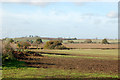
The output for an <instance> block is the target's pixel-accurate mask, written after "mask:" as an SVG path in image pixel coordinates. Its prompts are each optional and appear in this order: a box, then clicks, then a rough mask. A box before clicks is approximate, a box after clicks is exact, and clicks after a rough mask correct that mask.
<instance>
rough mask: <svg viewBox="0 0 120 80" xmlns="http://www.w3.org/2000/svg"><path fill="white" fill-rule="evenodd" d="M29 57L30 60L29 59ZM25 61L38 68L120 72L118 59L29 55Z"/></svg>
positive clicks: (28, 64)
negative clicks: (119, 70)
mask: <svg viewBox="0 0 120 80" xmlns="http://www.w3.org/2000/svg"><path fill="white" fill-rule="evenodd" d="M27 58H28V59H29V60H27ZM27 58H26V59H22V60H21V61H25V62H26V63H27V66H30V67H37V68H57V69H67V70H77V71H79V72H90V73H95V72H103V73H108V74H113V73H114V74H117V73H118V61H117V60H101V59H84V58H63V57H45V56H43V57H41V56H27Z"/></svg>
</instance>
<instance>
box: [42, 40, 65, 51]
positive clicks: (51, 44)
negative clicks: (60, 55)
mask: <svg viewBox="0 0 120 80" xmlns="http://www.w3.org/2000/svg"><path fill="white" fill-rule="evenodd" d="M44 48H45V49H67V48H66V47H65V46H64V45H62V41H59V40H51V41H48V42H46V44H45V46H44Z"/></svg>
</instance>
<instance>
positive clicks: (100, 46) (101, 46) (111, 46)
mask: <svg viewBox="0 0 120 80" xmlns="http://www.w3.org/2000/svg"><path fill="white" fill-rule="evenodd" d="M63 45H64V46H66V47H68V48H80V49H84V48H85V49H117V48H118V44H63Z"/></svg>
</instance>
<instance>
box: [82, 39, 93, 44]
mask: <svg viewBox="0 0 120 80" xmlns="http://www.w3.org/2000/svg"><path fill="white" fill-rule="evenodd" d="M84 43H92V40H91V39H86V40H85V41H84Z"/></svg>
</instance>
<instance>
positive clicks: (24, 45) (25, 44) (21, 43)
mask: <svg viewBox="0 0 120 80" xmlns="http://www.w3.org/2000/svg"><path fill="white" fill-rule="evenodd" d="M17 46H18V47H19V48H22V49H27V48H28V47H29V46H31V45H30V43H29V42H19V43H18V44H17Z"/></svg>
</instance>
